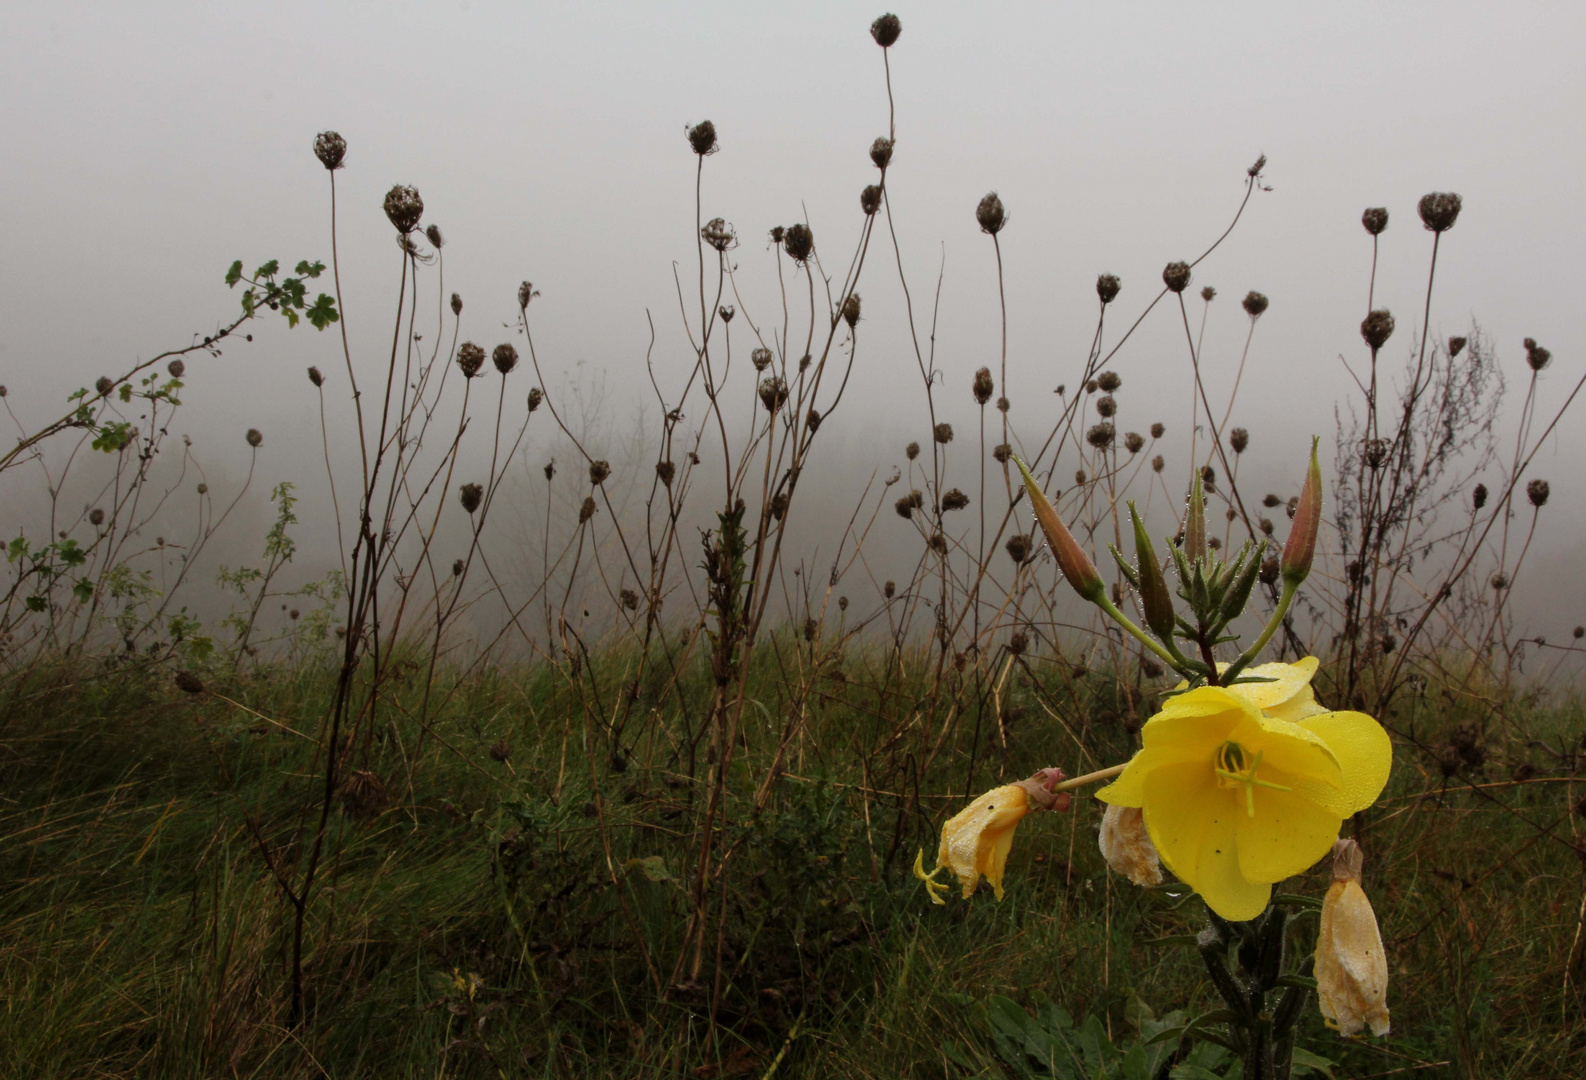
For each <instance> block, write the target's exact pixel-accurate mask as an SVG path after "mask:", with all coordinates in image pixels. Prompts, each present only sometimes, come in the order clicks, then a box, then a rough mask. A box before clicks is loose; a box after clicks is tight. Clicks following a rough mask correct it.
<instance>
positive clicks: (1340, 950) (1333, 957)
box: [1316, 840, 1388, 1036]
mask: <svg viewBox="0 0 1586 1080" xmlns="http://www.w3.org/2000/svg"><path fill="white" fill-rule="evenodd" d="M1360 864H1361V857H1360V848H1359V847H1358V846H1357V845H1356V844H1355V842H1354V841H1353V840H1340V841H1339V842H1338V847H1337V849H1336V851H1335V854H1334V857H1333V884H1332V885H1331V886H1330V887H1329V888H1328V890H1327V898H1326V899H1325V900H1323V901H1322V925H1321V928H1320V929H1319V930H1318V931H1317V934H1316V1000H1317V1003H1318V1004H1319V1005H1320V1006H1321V1010H1322V1018H1323V1019H1324V1020H1326V1021H1327V1023H1328V1025H1329V1026H1331V1027H1335V1028H1337V1029H1338V1031H1339V1033H1340V1034H1343V1035H1358V1034H1359V1033H1360V1030H1361V1029H1362V1028H1364V1027H1367V1026H1369V1027H1370V1028H1371V1033H1372V1034H1373V1035H1377V1036H1382V1035H1386V1034H1387V1033H1388V958H1387V954H1386V953H1385V952H1384V951H1383V948H1382V933H1381V931H1379V930H1378V929H1377V914H1376V912H1374V911H1372V910H1371V901H1370V900H1368V899H1366V894H1365V892H1364V891H1363V890H1362V889H1361V888H1360Z"/></svg>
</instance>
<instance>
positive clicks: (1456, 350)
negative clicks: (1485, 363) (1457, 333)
mask: <svg viewBox="0 0 1586 1080" xmlns="http://www.w3.org/2000/svg"><path fill="white" fill-rule="evenodd" d="M1464 351H1465V339H1464V338H1462V337H1451V338H1449V339H1448V358H1449V359H1450V360H1452V359H1454V357H1456V356H1458V355H1459V354H1460V353H1462V352H1464Z"/></svg>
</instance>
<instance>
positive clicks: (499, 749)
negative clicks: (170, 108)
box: [490, 739, 512, 762]
mask: <svg viewBox="0 0 1586 1080" xmlns="http://www.w3.org/2000/svg"><path fill="white" fill-rule="evenodd" d="M511 756H512V744H511V743H509V742H507V740H505V739H497V740H496V741H495V742H493V743H491V744H490V760H491V761H496V762H505V761H506V760H507V759H508V758H509V757H511Z"/></svg>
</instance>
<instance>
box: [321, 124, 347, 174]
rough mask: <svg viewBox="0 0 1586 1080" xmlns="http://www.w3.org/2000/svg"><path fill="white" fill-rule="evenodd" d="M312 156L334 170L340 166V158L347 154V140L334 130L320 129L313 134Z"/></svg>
mask: <svg viewBox="0 0 1586 1080" xmlns="http://www.w3.org/2000/svg"><path fill="white" fill-rule="evenodd" d="M314 156H315V157H317V158H319V163H320V164H321V165H323V166H325V168H327V169H329V170H330V171H332V172H334V171H335V170H337V169H339V168H341V167H342V159H343V158H345V157H346V156H347V140H346V139H344V138H342V137H341V136H340V135H338V134H336V133H335V132H334V131H322V132H320V133H319V134H318V135H316V136H314Z"/></svg>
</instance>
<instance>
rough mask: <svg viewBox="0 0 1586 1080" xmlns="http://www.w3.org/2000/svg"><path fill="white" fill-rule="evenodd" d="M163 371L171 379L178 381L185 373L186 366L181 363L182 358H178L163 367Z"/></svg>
mask: <svg viewBox="0 0 1586 1080" xmlns="http://www.w3.org/2000/svg"><path fill="white" fill-rule="evenodd" d="M165 370H166V371H168V372H170V373H171V378H173V379H180V378H181V377H182V376H183V375H185V374H186V373H187V365H186V364H184V363H182V358H181V357H179V356H178V357H177V358H176V359H175V360H172V361H171V362H170V363H169V364H166V365H165Z"/></svg>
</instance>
